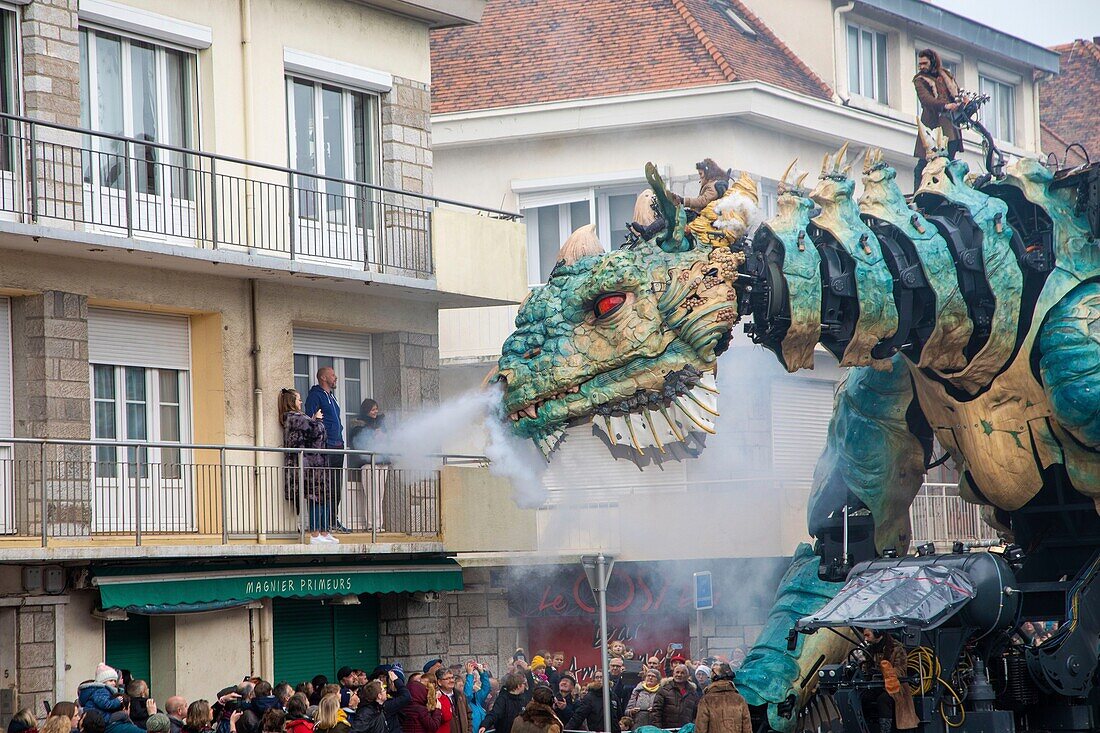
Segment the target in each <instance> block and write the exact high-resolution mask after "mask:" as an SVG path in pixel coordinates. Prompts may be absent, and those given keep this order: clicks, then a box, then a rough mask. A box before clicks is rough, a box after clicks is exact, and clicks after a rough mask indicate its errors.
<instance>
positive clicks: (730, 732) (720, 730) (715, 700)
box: [695, 680, 752, 733]
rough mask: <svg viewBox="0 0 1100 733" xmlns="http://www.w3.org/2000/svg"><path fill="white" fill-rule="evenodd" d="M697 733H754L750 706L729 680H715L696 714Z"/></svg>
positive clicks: (708, 688) (704, 694) (704, 695)
mask: <svg viewBox="0 0 1100 733" xmlns="http://www.w3.org/2000/svg"><path fill="white" fill-rule="evenodd" d="M695 733H752V719H751V718H750V717H749V706H748V703H746V702H745V698H743V697H741V693H739V692H738V691H737V688H736V687H734V686H733V683H732V682H730V681H729V680H715V681H714V682H711V683H710V685H709V686H708V687H707V691H706V692H704V693H703V699H702V700H700V701H699V708H698V710H697V712H696V713H695Z"/></svg>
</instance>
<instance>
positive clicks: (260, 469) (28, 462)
mask: <svg viewBox="0 0 1100 733" xmlns="http://www.w3.org/2000/svg"><path fill="white" fill-rule="evenodd" d="M303 454H314V455H317V454H322V455H326V456H327V455H337V454H338V455H343V456H344V466H345V467H344V468H328V467H323V468H313V467H311V466H310V463H311V461H310V460H309V459H308V458H307V460H306V461H305V462H304V463H303V462H301V460H300V459H301V456H302V455H303ZM390 460H391V458H386V457H384V456H379V455H376V454H372V453H364V452H361V451H353V450H343V451H341V450H324V451H312V450H305V449H283V448H254V447H249V446H232V445H204V444H186V443H153V442H134V441H129V442H127V441H89V440H38V439H30V438H6V439H3V441H0V539H2V538H3V537H5V536H6V537H9V538H24V539H28V538H33V539H36V540H38V541H40V542H41V544H42V546H47V545H48V544H49V543H50V542H51V541H55V540H80V539H95V538H105V539H110V538H115V539H125V540H126V541H127V542H130V541H132V542H133V543H134V544H135V545H141V544H142V543H143V542H147V541H150V540H151V539H154V540H155V539H156V538H158V537H171V536H180V535H202V536H206V537H207V538H208V539H209V542H210V543H211V544H228V543H230V542H237V541H248V540H252V541H256V542H261V541H265V540H267V539H294V538H297V539H299V540H301V541H304V540H306V539H307V537H308V534H309V529H310V527H311V510H312V511H316V508H317V506H318V505H320V506H322V507H327V508H328V509H329V511H330V512H331V515H332V516H333V517H334V518H335V519H337V520H339V521H340V523H341V524H342V525H344V526H345V527H346V528H347V529H349V530H351V532H353V533H357V534H358V535H359V536H357V537H354V538H353V539H352V540H350V541H352V542H374V541H377V540H378V538H379V536H380V535H386V536H387V537H386V541H392V539H393V537H392V536H393V535H400V536H403V537H408V538H412V539H413V540H414V541H415V540H417V539H419V540H423V541H427V540H431V541H434V540H437V539H439V538H440V537H441V530H442V527H441V524H440V516H441V506H440V501H441V486H440V470H439V467H440V466H442V465H445V464H448V463H479V462H484V460H485V459H483V458H481V457H478V456H453V455H437V456H432V457H430V458H429V459H427V463H429V464H431V465H430V466H428V467H425V468H399V467H397V465H396V464H393V463H390V462H389V461H390ZM315 462H316V461H315ZM322 462H323V461H322ZM420 462H424V459H423V458H420ZM359 464H362V467H361V468H359V467H357V468H351V467H349V466H357V465H359ZM311 496H315V497H316V500H314V499H311ZM367 535H369V536H367Z"/></svg>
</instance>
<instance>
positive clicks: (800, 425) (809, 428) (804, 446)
mask: <svg viewBox="0 0 1100 733" xmlns="http://www.w3.org/2000/svg"><path fill="white" fill-rule="evenodd" d="M835 389H836V385H835V384H833V383H832V382H829V381H825V380H821V379H800V378H797V377H782V378H778V379H775V380H774V381H772V387H771V396H772V400H771V401H772V466H773V469H774V471H775V477H776V479H777V480H778V481H782V482H784V483H788V484H793V485H796V486H805V487H807V488H808V487H809V486H810V483H811V480H812V479H813V475H814V466H815V465H816V464H817V459H818V458H819V457H820V456H821V451H822V449H824V447H825V438H826V437H827V435H828V432H829V419H830V418H831V417H832V414H833V392H834V391H835Z"/></svg>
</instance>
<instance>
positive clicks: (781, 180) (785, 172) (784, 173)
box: [779, 158, 798, 183]
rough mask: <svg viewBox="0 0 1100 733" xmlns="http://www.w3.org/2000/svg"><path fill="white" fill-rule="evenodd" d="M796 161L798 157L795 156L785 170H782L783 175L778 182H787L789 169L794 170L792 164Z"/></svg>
mask: <svg viewBox="0 0 1100 733" xmlns="http://www.w3.org/2000/svg"><path fill="white" fill-rule="evenodd" d="M797 162H798V158H795V159H794V160H792V161H791V164H790V165H789V166H787V170H785V171H783V175H782V176H781V177H780V179H779V182H780V183H786V182H787V176H789V175H790V174H791V171H792V170H794V164H795V163H797Z"/></svg>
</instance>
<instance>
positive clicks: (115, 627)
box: [103, 614, 156, 690]
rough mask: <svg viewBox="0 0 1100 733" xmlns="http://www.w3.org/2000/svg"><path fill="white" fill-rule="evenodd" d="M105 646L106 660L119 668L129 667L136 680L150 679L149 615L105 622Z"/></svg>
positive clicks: (151, 681)
mask: <svg viewBox="0 0 1100 733" xmlns="http://www.w3.org/2000/svg"><path fill="white" fill-rule="evenodd" d="M103 646H104V649H105V650H106V655H107V656H106V662H107V664H109V665H110V666H112V667H114V668H115V669H117V670H120V671H121V670H123V669H128V670H130V674H132V675H133V676H134V679H135V680H145V681H147V682H148V683H149V687H150V689H154V690H155V689H156V682H155V681H154V680H151V679H149V617H148V616H139V615H136V614H135V615H132V616H130V618H128V619H127V620H125V621H104V622H103Z"/></svg>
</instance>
